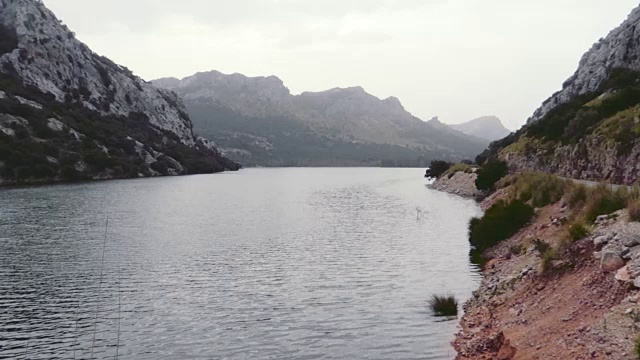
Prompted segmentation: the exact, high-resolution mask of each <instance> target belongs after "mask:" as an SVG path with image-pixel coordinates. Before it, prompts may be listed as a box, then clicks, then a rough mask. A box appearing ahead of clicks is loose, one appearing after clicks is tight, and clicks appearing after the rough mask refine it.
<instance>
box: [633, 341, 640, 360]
mask: <svg viewBox="0 0 640 360" xmlns="http://www.w3.org/2000/svg"><path fill="white" fill-rule="evenodd" d="M633 352H634V353H635V356H636V359H640V337H638V338H637V339H636V341H635V343H634V344H633Z"/></svg>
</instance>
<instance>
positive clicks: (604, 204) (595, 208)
mask: <svg viewBox="0 0 640 360" xmlns="http://www.w3.org/2000/svg"><path fill="white" fill-rule="evenodd" d="M627 196H628V193H627V192H626V191H625V190H618V191H613V190H612V189H611V187H609V186H607V185H599V186H598V187H596V188H595V189H590V191H589V194H588V196H587V200H586V202H585V205H584V210H583V217H584V218H585V219H586V220H587V221H589V222H590V223H592V222H594V221H595V220H596V218H597V217H598V216H600V215H607V214H611V213H614V212H616V211H618V210H620V209H624V208H625V207H626V206H627Z"/></svg>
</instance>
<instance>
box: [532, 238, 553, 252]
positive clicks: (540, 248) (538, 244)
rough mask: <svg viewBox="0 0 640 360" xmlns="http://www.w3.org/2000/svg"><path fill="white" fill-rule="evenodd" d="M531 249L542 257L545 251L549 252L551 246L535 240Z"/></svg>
mask: <svg viewBox="0 0 640 360" xmlns="http://www.w3.org/2000/svg"><path fill="white" fill-rule="evenodd" d="M533 248H534V249H536V251H537V252H539V253H540V255H544V254H545V253H546V252H547V251H549V249H550V248H551V245H549V243H548V242H546V241H542V240H540V239H535V240H534V241H533Z"/></svg>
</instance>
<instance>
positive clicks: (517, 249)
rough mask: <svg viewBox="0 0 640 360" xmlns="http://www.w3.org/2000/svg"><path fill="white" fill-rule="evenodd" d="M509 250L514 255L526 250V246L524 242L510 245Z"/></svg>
mask: <svg viewBox="0 0 640 360" xmlns="http://www.w3.org/2000/svg"><path fill="white" fill-rule="evenodd" d="M509 252H510V253H511V254H513V255H520V254H522V253H523V252H524V246H522V244H514V245H511V246H509Z"/></svg>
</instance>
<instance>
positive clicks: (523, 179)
mask: <svg viewBox="0 0 640 360" xmlns="http://www.w3.org/2000/svg"><path fill="white" fill-rule="evenodd" d="M568 187H569V184H568V183H567V181H565V180H562V179H560V178H559V177H557V176H554V175H549V174H544V173H539V172H530V173H523V174H520V175H518V177H517V179H516V180H515V182H514V184H513V187H512V189H513V190H512V191H513V195H514V197H515V198H517V199H519V200H522V201H525V202H529V201H530V202H531V205H533V206H534V207H538V208H540V207H544V206H547V205H550V204H555V203H556V202H558V201H560V199H562V197H563V196H564V195H565V193H566V192H567V189H568Z"/></svg>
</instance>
